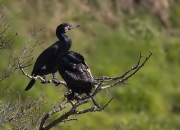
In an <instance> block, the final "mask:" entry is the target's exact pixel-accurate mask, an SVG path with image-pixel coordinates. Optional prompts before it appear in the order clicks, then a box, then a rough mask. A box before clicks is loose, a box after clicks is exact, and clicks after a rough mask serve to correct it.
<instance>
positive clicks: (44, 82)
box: [41, 75, 50, 84]
mask: <svg viewBox="0 0 180 130" xmlns="http://www.w3.org/2000/svg"><path fill="white" fill-rule="evenodd" d="M43 79H44V81H42V82H41V83H42V84H47V83H50V80H48V79H47V78H46V75H44V76H43Z"/></svg>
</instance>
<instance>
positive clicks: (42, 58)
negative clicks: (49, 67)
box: [32, 41, 59, 75]
mask: <svg viewBox="0 0 180 130" xmlns="http://www.w3.org/2000/svg"><path fill="white" fill-rule="evenodd" d="M58 42H59V41H58ZM58 42H56V43H55V44H53V45H52V46H50V47H49V48H47V49H46V50H44V51H43V52H42V53H41V54H40V55H39V57H38V58H37V59H36V62H35V64H34V68H33V71H32V75H33V74H34V73H35V72H36V71H37V70H38V69H40V68H42V67H43V66H44V65H46V64H47V62H48V61H50V60H51V59H52V58H53V56H55V55H56V53H57V52H58V50H59V46H58Z"/></svg>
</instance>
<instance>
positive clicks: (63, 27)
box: [56, 23, 80, 36]
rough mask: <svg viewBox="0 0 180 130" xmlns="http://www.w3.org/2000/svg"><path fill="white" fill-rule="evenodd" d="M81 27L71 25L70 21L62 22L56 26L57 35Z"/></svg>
mask: <svg viewBox="0 0 180 130" xmlns="http://www.w3.org/2000/svg"><path fill="white" fill-rule="evenodd" d="M77 27H80V25H71V24H68V23H62V24H60V25H59V26H58V27H57V28H56V35H57V36H58V35H59V34H65V33H66V32H67V31H69V30H71V29H73V28H77Z"/></svg>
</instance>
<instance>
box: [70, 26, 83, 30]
mask: <svg viewBox="0 0 180 130" xmlns="http://www.w3.org/2000/svg"><path fill="white" fill-rule="evenodd" d="M77 27H81V26H80V25H70V26H69V28H68V30H71V29H73V28H77Z"/></svg>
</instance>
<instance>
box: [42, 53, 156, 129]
mask: <svg viewBox="0 0 180 130" xmlns="http://www.w3.org/2000/svg"><path fill="white" fill-rule="evenodd" d="M154 51H155V49H154V50H153V51H151V50H150V54H149V56H148V57H146V58H145V60H144V61H143V62H142V57H143V56H142V54H141V53H140V56H139V60H138V62H137V64H136V66H134V67H132V68H130V69H129V70H127V71H126V72H125V73H124V74H123V75H121V76H118V77H108V76H102V77H98V78H95V80H97V81H99V85H98V86H97V88H96V89H95V91H94V92H93V93H92V95H90V96H85V97H83V98H82V99H81V100H78V101H76V102H73V101H65V100H62V101H61V103H60V105H57V107H56V108H54V109H53V110H51V111H50V112H48V113H47V114H46V115H45V116H44V117H43V118H42V119H41V124H40V127H39V130H49V129H51V128H52V127H54V126H56V125H57V124H60V126H62V125H63V124H64V123H66V121H69V120H77V119H74V118H72V119H71V118H69V117H70V116H71V115H76V114H85V113H88V112H97V111H98V112H100V111H102V110H104V109H105V108H106V107H107V106H108V105H109V104H110V102H111V101H112V99H113V98H111V99H110V100H109V101H108V102H107V103H106V104H105V105H104V106H103V107H97V106H96V105H94V106H92V107H89V108H86V109H83V110H77V108H78V107H79V106H82V105H83V104H86V103H88V102H90V101H91V100H92V96H93V97H95V96H96V95H97V94H98V93H99V92H100V91H102V90H104V89H109V88H112V87H114V86H116V85H117V84H120V83H123V84H125V83H126V81H127V80H128V79H130V78H131V77H132V76H134V75H135V74H136V73H137V72H138V71H139V70H140V69H141V68H142V67H143V66H144V65H145V63H146V62H147V61H148V60H149V58H150V57H151V56H152V54H153V53H154ZM109 81H111V82H112V81H114V82H113V83H111V84H109V85H106V86H102V85H103V83H107V82H109ZM64 102H65V103H64ZM69 104H71V108H70V109H69V110H67V112H65V113H64V114H62V115H61V116H60V117H58V118H57V119H55V120H53V121H52V122H50V123H49V124H47V125H45V124H46V120H47V119H48V118H50V117H51V116H52V115H53V114H54V113H57V112H60V111H62V110H63V109H66V108H67V106H68V105H69Z"/></svg>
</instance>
